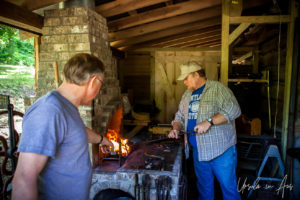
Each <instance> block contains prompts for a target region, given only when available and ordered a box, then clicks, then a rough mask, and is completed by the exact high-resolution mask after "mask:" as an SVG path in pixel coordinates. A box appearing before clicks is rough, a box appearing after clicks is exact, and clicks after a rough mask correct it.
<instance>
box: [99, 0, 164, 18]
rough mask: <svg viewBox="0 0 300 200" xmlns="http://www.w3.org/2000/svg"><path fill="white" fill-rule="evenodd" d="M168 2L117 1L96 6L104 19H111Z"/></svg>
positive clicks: (147, 0)
mask: <svg viewBox="0 0 300 200" xmlns="http://www.w3.org/2000/svg"><path fill="white" fill-rule="evenodd" d="M167 1H169V0H116V1H112V2H109V3H106V4H102V5H99V6H96V8H95V11H96V12H98V13H99V14H101V15H102V16H103V17H111V16H114V15H118V14H121V13H125V12H130V11H132V10H136V9H139V8H143V7H147V6H151V5H154V4H158V3H162V2H167Z"/></svg>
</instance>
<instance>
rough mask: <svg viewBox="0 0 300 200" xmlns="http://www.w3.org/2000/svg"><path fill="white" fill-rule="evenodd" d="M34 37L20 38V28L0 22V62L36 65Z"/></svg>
mask: <svg viewBox="0 0 300 200" xmlns="http://www.w3.org/2000/svg"><path fill="white" fill-rule="evenodd" d="M33 43H34V39H33V38H31V39H28V40H25V41H22V40H20V36H19V30H18V29H15V28H12V27H8V26H5V25H1V24H0V64H10V65H26V66H33V65H34V47H33Z"/></svg>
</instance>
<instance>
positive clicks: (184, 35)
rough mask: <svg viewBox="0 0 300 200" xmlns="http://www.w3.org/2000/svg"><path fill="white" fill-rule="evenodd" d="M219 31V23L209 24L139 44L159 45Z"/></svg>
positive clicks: (147, 45)
mask: <svg viewBox="0 0 300 200" xmlns="http://www.w3.org/2000/svg"><path fill="white" fill-rule="evenodd" d="M218 30H219V31H221V26H220V25H216V26H211V27H208V28H204V29H199V30H194V31H189V32H186V33H180V34H176V35H171V36H167V37H163V38H159V39H156V40H151V41H149V42H144V43H140V44H139V45H140V46H145V47H149V46H152V47H160V46H162V45H164V44H166V43H169V42H174V41H177V40H182V39H184V38H189V37H193V36H196V35H202V34H205V33H210V32H212V31H218Z"/></svg>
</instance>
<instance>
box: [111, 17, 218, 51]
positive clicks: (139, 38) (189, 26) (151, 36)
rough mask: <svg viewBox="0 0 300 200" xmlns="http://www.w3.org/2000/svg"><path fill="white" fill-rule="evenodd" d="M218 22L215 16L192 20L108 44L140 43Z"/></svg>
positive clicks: (125, 44)
mask: <svg viewBox="0 0 300 200" xmlns="http://www.w3.org/2000/svg"><path fill="white" fill-rule="evenodd" d="M220 23H221V19H220V18H219V17H216V18H212V19H207V20H202V21H197V22H193V23H190V24H185V25H181V26H176V27H172V28H169V29H166V30H162V31H157V32H153V33H149V34H145V35H142V36H137V37H133V38H129V39H126V40H119V41H115V42H111V43H110V45H111V46H113V47H116V48H119V47H124V46H130V45H133V44H137V43H142V42H146V41H150V40H153V39H157V38H163V37H167V36H171V35H175V34H180V33H184V32H189V31H194V30H198V29H201V28H206V27H210V26H215V25H218V24H220Z"/></svg>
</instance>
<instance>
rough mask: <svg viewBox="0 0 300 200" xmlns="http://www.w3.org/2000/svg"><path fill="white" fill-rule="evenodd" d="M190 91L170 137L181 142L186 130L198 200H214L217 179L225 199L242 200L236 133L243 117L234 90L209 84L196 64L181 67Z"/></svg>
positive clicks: (184, 99) (181, 76)
mask: <svg viewBox="0 0 300 200" xmlns="http://www.w3.org/2000/svg"><path fill="white" fill-rule="evenodd" d="M177 80H184V84H185V85H186V86H187V91H186V92H185V93H184V94H183V96H182V99H181V101H180V104H179V109H178V111H177V113H176V115H175V119H174V120H173V122H172V125H173V129H172V130H171V131H170V133H169V135H168V137H170V138H178V134H179V132H180V131H182V130H184V131H185V132H186V133H187V134H185V135H184V139H185V140H184V141H185V150H186V157H187V158H188V156H189V155H188V154H189V145H190V146H191V147H192V150H193V160H194V168H195V174H196V176H197V179H198V181H197V188H198V191H199V198H198V199H205V200H208V199H212V200H213V199H214V176H215V177H216V178H217V180H218V181H219V183H220V186H221V189H222V193H223V199H230V200H233V199H241V197H240V194H239V192H238V189H237V182H236V173H235V170H236V162H237V154H236V147H235V144H236V130H235V122H234V120H235V119H236V118H237V117H238V116H239V115H240V114H241V110H240V107H239V104H238V102H237V100H236V98H235V97H234V95H233V93H232V92H231V90H230V89H229V88H228V87H226V86H225V85H223V84H222V83H220V82H218V81H212V80H207V78H206V76H205V71H204V69H202V67H201V65H200V64H199V63H197V62H195V61H191V62H188V63H186V64H184V65H182V66H181V75H180V76H179V77H178V79H177Z"/></svg>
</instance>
